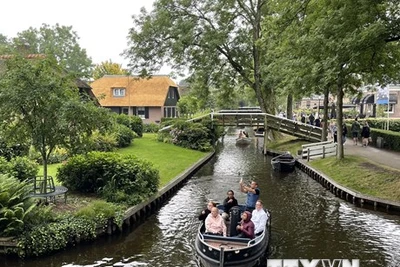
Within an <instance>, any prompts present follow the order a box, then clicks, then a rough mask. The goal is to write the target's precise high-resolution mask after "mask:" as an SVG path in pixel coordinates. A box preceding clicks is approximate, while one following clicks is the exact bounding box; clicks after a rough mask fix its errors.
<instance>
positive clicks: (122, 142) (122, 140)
mask: <svg viewBox="0 0 400 267" xmlns="http://www.w3.org/2000/svg"><path fill="white" fill-rule="evenodd" d="M115 130H116V131H117V133H116V136H117V146H118V147H127V146H129V145H130V144H131V143H132V140H133V138H134V132H133V131H132V130H131V129H130V128H128V127H126V126H125V125H122V124H117V126H116V129H115Z"/></svg>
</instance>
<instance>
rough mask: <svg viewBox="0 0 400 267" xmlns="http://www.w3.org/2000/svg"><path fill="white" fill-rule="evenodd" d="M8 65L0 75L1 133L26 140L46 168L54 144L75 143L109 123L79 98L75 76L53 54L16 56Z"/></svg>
mask: <svg viewBox="0 0 400 267" xmlns="http://www.w3.org/2000/svg"><path fill="white" fill-rule="evenodd" d="M6 67H7V71H6V72H5V73H4V74H3V75H1V76H0V105H1V109H0V120H1V121H2V122H3V123H2V124H1V126H2V128H3V129H2V130H3V131H4V134H5V135H4V137H6V138H10V139H11V140H18V141H20V140H30V141H31V142H32V145H33V146H34V147H35V149H36V150H37V151H38V152H40V154H41V156H42V159H43V162H44V166H45V170H46V168H47V167H46V166H47V161H48V159H49V156H50V155H51V152H52V151H53V150H54V149H55V148H56V147H57V146H64V147H70V146H73V145H74V144H76V143H79V138H80V137H81V136H85V135H87V134H90V133H91V132H92V131H93V130H94V129H96V128H102V127H106V126H107V125H108V124H109V117H108V112H107V111H105V110H104V109H101V108H98V107H97V106H95V105H94V103H93V102H91V101H87V102H83V101H81V98H80V95H79V90H78V88H77V86H76V78H75V77H74V76H71V75H68V74H66V73H65V71H64V69H63V68H62V67H61V66H60V65H58V63H57V61H56V59H55V58H54V57H52V56H50V55H49V56H47V57H46V58H41V59H37V60H29V59H25V58H23V57H21V56H17V55H15V57H13V58H11V59H9V60H7V61H6ZM28 91H29V94H28V93H26V92H28ZM44 175H46V171H45V174H44Z"/></svg>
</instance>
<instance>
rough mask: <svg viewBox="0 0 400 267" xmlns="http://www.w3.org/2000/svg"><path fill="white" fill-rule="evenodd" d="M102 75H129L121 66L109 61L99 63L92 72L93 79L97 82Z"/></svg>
mask: <svg viewBox="0 0 400 267" xmlns="http://www.w3.org/2000/svg"><path fill="white" fill-rule="evenodd" d="M104 75H129V71H128V70H125V69H123V68H122V65H121V64H117V63H113V62H112V61H111V60H109V61H104V62H101V63H100V64H98V65H96V66H95V67H94V70H93V77H92V78H93V79H94V80H97V79H100V78H101V77H103V76H104Z"/></svg>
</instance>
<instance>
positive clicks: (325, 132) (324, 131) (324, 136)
mask: <svg viewBox="0 0 400 267" xmlns="http://www.w3.org/2000/svg"><path fill="white" fill-rule="evenodd" d="M328 104H329V88H325V90H324V125H323V127H322V137H321V141H326V140H327V139H328V118H329V117H328V113H329V111H328Z"/></svg>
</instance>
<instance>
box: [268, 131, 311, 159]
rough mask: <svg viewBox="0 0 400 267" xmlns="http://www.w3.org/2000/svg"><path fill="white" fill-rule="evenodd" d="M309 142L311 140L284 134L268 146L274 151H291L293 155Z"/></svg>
mask: <svg viewBox="0 0 400 267" xmlns="http://www.w3.org/2000/svg"><path fill="white" fill-rule="evenodd" d="M308 143H310V142H309V141H304V140H301V139H298V138H297V137H294V136H291V135H283V136H282V138H281V139H279V140H276V141H273V142H270V143H268V146H267V148H268V149H270V150H274V151H282V152H284V151H289V152H290V153H291V154H292V155H297V151H298V150H300V149H301V146H302V145H304V144H308Z"/></svg>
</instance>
